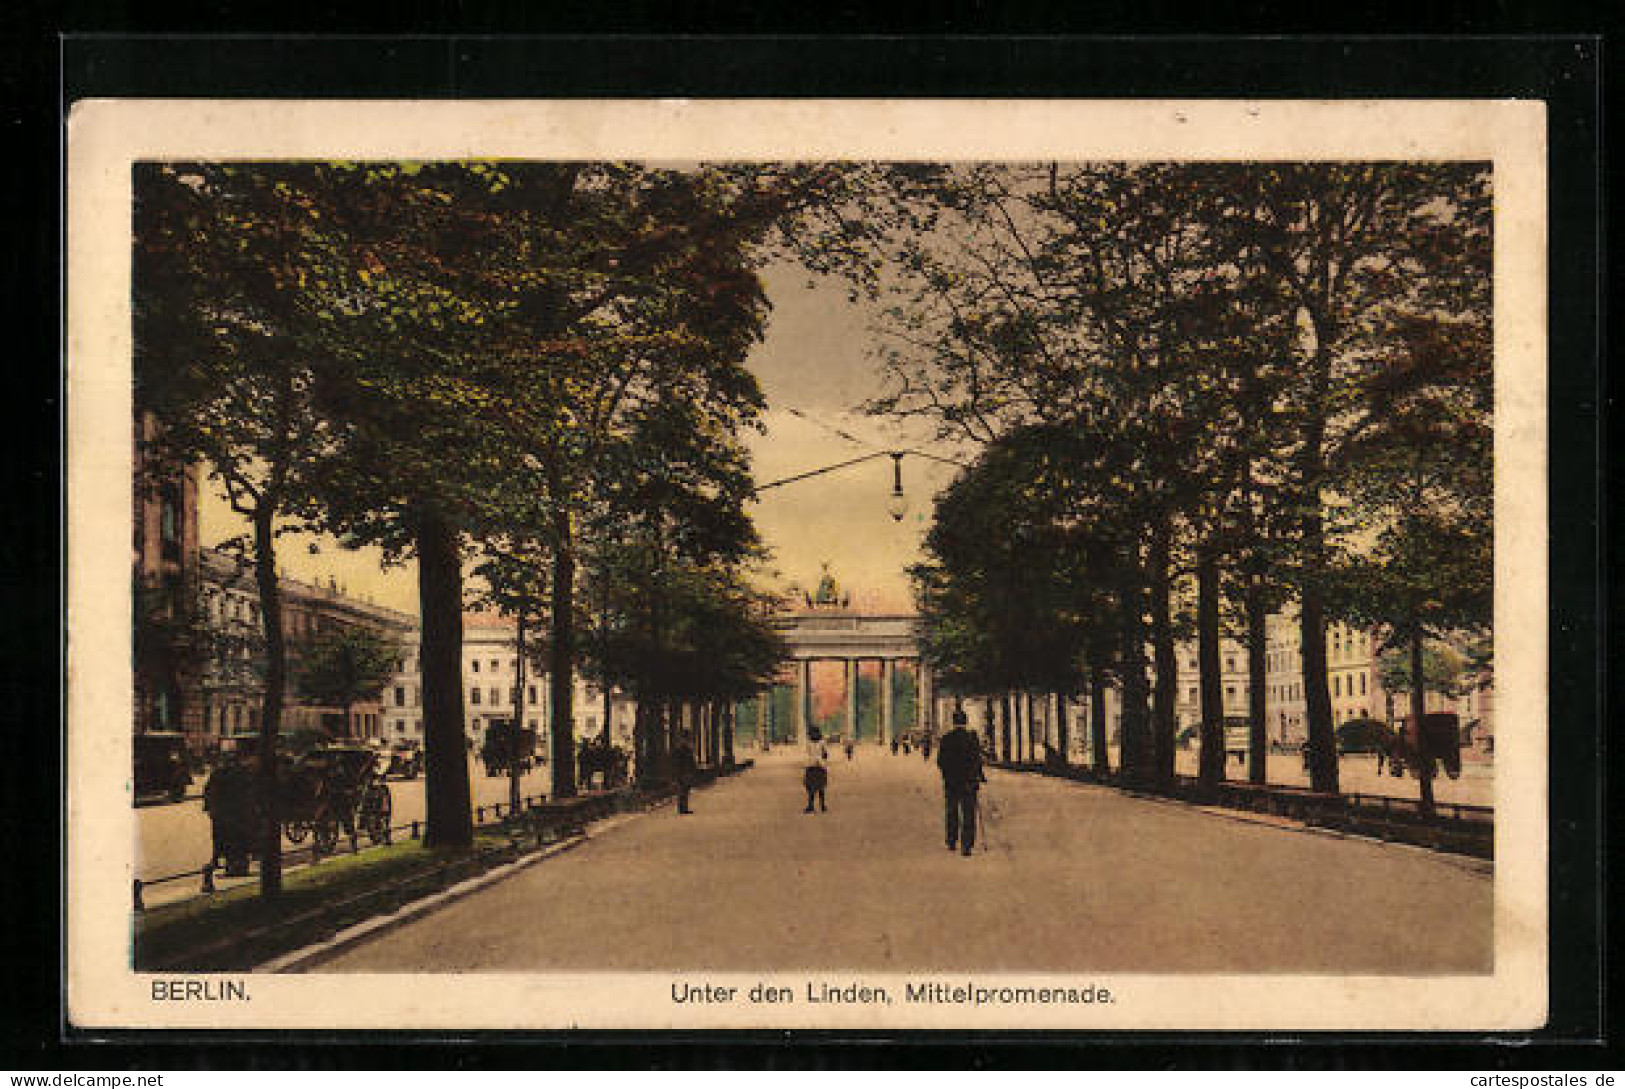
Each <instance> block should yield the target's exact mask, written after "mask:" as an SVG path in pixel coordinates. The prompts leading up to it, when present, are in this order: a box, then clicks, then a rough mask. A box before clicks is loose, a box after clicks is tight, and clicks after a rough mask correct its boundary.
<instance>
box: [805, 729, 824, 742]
mask: <svg viewBox="0 0 1625 1089" xmlns="http://www.w3.org/2000/svg"><path fill="white" fill-rule="evenodd" d="M807 740H808V741H822V740H824V735H823V734H822V733H820V732H819V730H818V727H817V726H809V727H807Z"/></svg>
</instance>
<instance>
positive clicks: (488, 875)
mask: <svg viewBox="0 0 1625 1089" xmlns="http://www.w3.org/2000/svg"><path fill="white" fill-rule="evenodd" d="M637 815H638V814H636V813H626V814H622V815H621V816H619V817H612V818H610V819H609V820H606V821H601V822H599V824H598V825H597V830H598V831H604V832H607V831H610V830H612V829H614V828H618V827H619V826H620V825H622V824H625V823H626V822H627V821H629V820H631V819H632V818H633V817H635V816H637ZM588 839H589V837H588V836H587V835H586V834H585V833H582V834H581V835H577V836H572V837H570V838H569V839H566V840H560V841H559V842H557V843H553V844H549V845H548V846H546V847H544V848H542V849H541V850H539V851H532V852H531V853H530V854H528V855H523V856H521V857H519V858H516V859H514V860H513V861H512V862H507V863H504V864H502V865H500V866H494V867H492V868H491V869H489V870H486V871H485V872H484V873H482V874H479V875H477V876H475V877H470V878H469V879H468V880H466V881H460V882H458V883H457V884H455V885H453V886H451V887H450V888H446V889H441V890H440V891H439V892H436V893H433V894H431V895H429V896H425V897H423V898H422V899H420V900H413V901H412V902H411V903H408V904H403V905H401V906H400V907H398V908H396V909H395V910H394V911H391V912H389V913H388V914H385V915H375V916H373V917H372V918H370V919H365V920H363V921H361V922H359V923H356V924H354V925H353V926H349V927H346V928H345V929H343V930H341V931H339V932H338V933H337V934H334V935H333V936H332V937H330V938H325V939H323V940H322V941H319V942H317V943H315V944H314V945H307V946H305V947H304V948H302V949H295V950H293V951H292V952H290V953H283V954H282V955H281V956H278V957H273V958H271V959H270V960H268V961H265V962H263V963H261V964H257V965H255V966H254V969H253V970H254V971H255V972H268V973H272V974H287V973H294V972H302V971H304V970H305V969H307V968H314V967H317V966H318V965H321V964H324V963H326V962H327V961H330V960H332V959H333V958H335V957H337V956H339V955H340V954H342V953H346V952H348V951H349V950H351V949H353V948H354V947H356V946H358V945H360V944H362V943H363V942H365V941H368V940H369V939H371V938H374V937H376V936H378V935H379V934H381V933H383V932H385V931H388V930H391V929H393V928H395V927H398V926H401V925H404V924H406V923H409V922H414V921H416V920H417V919H420V918H422V917H423V916H425V915H428V914H431V913H432V912H435V911H438V910H439V909H440V908H443V907H446V906H448V905H450V904H453V903H456V902H457V901H459V900H462V899H464V898H466V897H468V896H472V895H473V894H474V893H476V892H479V891H481V890H482V889H486V888H489V887H490V886H492V885H496V884H499V883H500V882H502V881H506V880H507V879H508V878H510V877H513V876H514V875H516V874H518V873H520V872H522V871H524V870H527V869H529V868H530V867H531V866H534V865H536V864H537V863H538V862H541V861H543V860H544V859H549V858H553V857H555V856H557V855H561V854H563V853H564V852H566V851H571V850H574V849H575V848H577V847H579V846H581V845H582V844H583V843H586V842H587V841H588Z"/></svg>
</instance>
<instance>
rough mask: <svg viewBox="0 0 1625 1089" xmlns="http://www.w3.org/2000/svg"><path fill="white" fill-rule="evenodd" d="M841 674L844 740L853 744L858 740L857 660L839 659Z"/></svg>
mask: <svg viewBox="0 0 1625 1089" xmlns="http://www.w3.org/2000/svg"><path fill="white" fill-rule="evenodd" d="M841 668H842V672H843V673H845V674H846V739H847V740H848V741H850V742H852V743H853V744H856V743H857V740H858V660H857V659H856V658H843V659H841Z"/></svg>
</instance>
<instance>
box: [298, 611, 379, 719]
mask: <svg viewBox="0 0 1625 1089" xmlns="http://www.w3.org/2000/svg"><path fill="white" fill-rule="evenodd" d="M297 660H298V666H297V667H296V669H295V671H294V686H295V689H296V690H297V691H298V693H299V695H300V696H301V697H303V698H304V699H307V700H310V701H311V702H313V703H317V704H320V705H323V706H327V707H342V708H344V733H345V735H346V736H348V735H349V732H350V728H351V723H350V709H351V708H352V707H354V706H355V705H356V704H358V703H362V702H364V701H366V700H374V699H377V698H378V696H379V694H380V693H381V692H382V691H383V690H384V684H385V683H386V682H387V681H388V680H389V678H390V677H391V676H392V675H393V674H394V673H395V671H396V670H397V669H399V668H400V664H401V648H400V645H399V644H398V643H396V642H395V641H394V640H392V639H389V638H387V637H386V636H384V635H382V634H381V633H379V632H377V631H374V630H373V629H372V628H365V627H360V626H353V625H349V624H339V625H334V626H332V627H330V628H328V629H327V630H326V631H322V632H319V633H317V634H316V635H315V636H314V637H313V638H312V639H310V640H309V641H308V642H307V643H306V644H305V645H304V646H303V647H301V648H300V650H299V654H298V656H297Z"/></svg>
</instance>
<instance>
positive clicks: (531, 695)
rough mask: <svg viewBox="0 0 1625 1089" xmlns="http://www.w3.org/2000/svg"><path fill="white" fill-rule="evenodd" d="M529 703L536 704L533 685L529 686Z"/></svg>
mask: <svg viewBox="0 0 1625 1089" xmlns="http://www.w3.org/2000/svg"><path fill="white" fill-rule="evenodd" d="M530 702H532V703H535V702H536V686H535V685H531V686H530Z"/></svg>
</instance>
